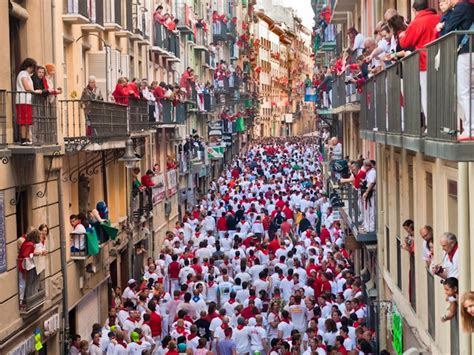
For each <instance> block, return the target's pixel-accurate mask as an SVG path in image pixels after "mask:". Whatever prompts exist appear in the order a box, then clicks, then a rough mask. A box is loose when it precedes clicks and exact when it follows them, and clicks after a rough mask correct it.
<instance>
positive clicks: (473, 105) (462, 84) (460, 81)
mask: <svg viewBox="0 0 474 355" xmlns="http://www.w3.org/2000/svg"><path fill="white" fill-rule="evenodd" d="M451 3H453V4H454V7H453V9H452V12H451V14H450V15H449V17H448V18H447V19H445V20H444V22H442V23H440V24H438V27H437V28H441V34H446V33H449V32H452V31H468V30H473V29H474V25H473V23H474V4H473V3H472V2H469V1H465V0H459V1H454V0H452V1H451ZM470 41H472V36H471V40H469V36H468V35H464V36H461V35H460V36H458V48H457V49H458V58H457V95H456V97H457V102H458V107H460V110H459V111H461V112H460V117H461V118H462V128H463V131H462V133H461V134H460V135H459V137H458V140H459V141H465V140H474V94H473V93H472V90H473V83H472V79H471V78H472V65H473V63H474V54H473V53H472V47H471V46H472V43H469V42H470Z"/></svg>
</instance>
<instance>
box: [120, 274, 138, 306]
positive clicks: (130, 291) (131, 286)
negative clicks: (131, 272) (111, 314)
mask: <svg viewBox="0 0 474 355" xmlns="http://www.w3.org/2000/svg"><path fill="white" fill-rule="evenodd" d="M136 286H137V283H136V281H135V280H134V279H130V280H128V286H127V287H126V288H125V290H123V293H122V302H125V301H126V300H130V301H132V302H133V304H134V305H136V304H137V302H138V294H137V293H136V292H135V288H136Z"/></svg>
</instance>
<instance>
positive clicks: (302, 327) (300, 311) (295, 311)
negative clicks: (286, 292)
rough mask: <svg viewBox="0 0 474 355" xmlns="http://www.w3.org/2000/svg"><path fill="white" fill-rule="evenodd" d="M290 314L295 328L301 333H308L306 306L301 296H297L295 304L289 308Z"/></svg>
mask: <svg viewBox="0 0 474 355" xmlns="http://www.w3.org/2000/svg"><path fill="white" fill-rule="evenodd" d="M287 310H288V313H289V314H290V316H291V319H292V321H293V326H294V327H295V329H297V330H298V331H299V332H300V333H304V332H305V331H306V325H307V323H308V322H307V319H306V306H305V304H304V302H302V300H301V296H300V295H296V296H295V304H293V305H291V306H287Z"/></svg>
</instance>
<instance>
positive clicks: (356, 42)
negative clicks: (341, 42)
mask: <svg viewBox="0 0 474 355" xmlns="http://www.w3.org/2000/svg"><path fill="white" fill-rule="evenodd" d="M347 36H348V37H349V43H350V44H351V47H350V51H351V53H353V55H354V56H355V57H356V58H357V57H358V56H360V55H361V54H362V52H363V51H364V40H365V37H364V35H363V34H361V33H359V32H358V31H357V30H356V29H355V27H351V28H349V29H348V30H347Z"/></svg>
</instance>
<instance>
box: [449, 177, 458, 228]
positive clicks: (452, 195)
mask: <svg viewBox="0 0 474 355" xmlns="http://www.w3.org/2000/svg"><path fill="white" fill-rule="evenodd" d="M448 228H449V231H450V232H452V233H454V234H456V235H457V234H458V184H457V182H456V181H453V180H448Z"/></svg>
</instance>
